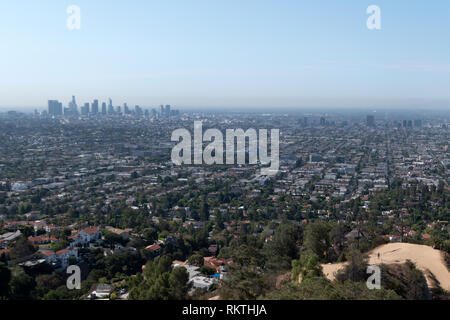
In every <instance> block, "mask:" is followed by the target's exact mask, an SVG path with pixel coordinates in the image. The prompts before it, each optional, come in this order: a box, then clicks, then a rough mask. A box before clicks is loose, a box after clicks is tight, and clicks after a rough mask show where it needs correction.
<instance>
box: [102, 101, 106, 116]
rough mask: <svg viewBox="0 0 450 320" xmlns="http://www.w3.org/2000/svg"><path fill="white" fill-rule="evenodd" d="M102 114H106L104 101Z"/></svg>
mask: <svg viewBox="0 0 450 320" xmlns="http://www.w3.org/2000/svg"><path fill="white" fill-rule="evenodd" d="M102 114H103V115H105V114H106V102H102Z"/></svg>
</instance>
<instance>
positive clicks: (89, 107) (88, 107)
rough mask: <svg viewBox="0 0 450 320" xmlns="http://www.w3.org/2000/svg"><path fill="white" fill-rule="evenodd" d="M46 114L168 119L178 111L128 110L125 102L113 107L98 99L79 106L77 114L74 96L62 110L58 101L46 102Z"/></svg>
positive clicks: (138, 107) (109, 102) (164, 109)
mask: <svg viewBox="0 0 450 320" xmlns="http://www.w3.org/2000/svg"><path fill="white" fill-rule="evenodd" d="M48 114H49V115H50V116H62V115H64V116H78V115H80V114H81V115H82V116H96V115H103V116H104V115H125V116H134V117H143V116H145V117H146V118H150V117H152V118H161V119H163V118H169V117H171V116H176V115H179V111H178V110H171V108H170V105H166V106H164V105H161V106H160V112H159V113H158V112H157V111H156V110H155V109H152V110H151V111H150V110H148V109H145V110H143V109H142V108H141V107H140V106H138V105H136V106H135V107H134V108H130V107H129V106H128V104H127V103H126V102H125V103H124V104H123V106H114V105H113V102H112V99H111V98H109V99H108V104H106V102H102V103H101V109H100V103H99V100H98V99H95V100H94V101H92V103H89V102H86V103H84V104H83V105H81V106H80V112H78V105H77V102H76V99H75V96H72V100H71V101H70V102H69V103H68V106H67V107H65V108H63V105H62V103H61V102H59V101H58V100H49V101H48Z"/></svg>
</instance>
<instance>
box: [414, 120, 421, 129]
mask: <svg viewBox="0 0 450 320" xmlns="http://www.w3.org/2000/svg"><path fill="white" fill-rule="evenodd" d="M414 127H416V128H422V120H420V119H416V120H414Z"/></svg>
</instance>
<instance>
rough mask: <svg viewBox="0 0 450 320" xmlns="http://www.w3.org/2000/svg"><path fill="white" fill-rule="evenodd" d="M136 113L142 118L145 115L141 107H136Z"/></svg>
mask: <svg viewBox="0 0 450 320" xmlns="http://www.w3.org/2000/svg"><path fill="white" fill-rule="evenodd" d="M134 112H135V114H136V117H141V116H142V115H143V112H142V108H141V107H139V106H135V107H134Z"/></svg>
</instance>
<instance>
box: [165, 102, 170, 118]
mask: <svg viewBox="0 0 450 320" xmlns="http://www.w3.org/2000/svg"><path fill="white" fill-rule="evenodd" d="M165 113H166V117H170V104H168V105H166V110H165Z"/></svg>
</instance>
